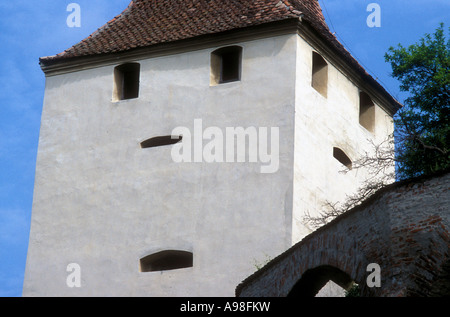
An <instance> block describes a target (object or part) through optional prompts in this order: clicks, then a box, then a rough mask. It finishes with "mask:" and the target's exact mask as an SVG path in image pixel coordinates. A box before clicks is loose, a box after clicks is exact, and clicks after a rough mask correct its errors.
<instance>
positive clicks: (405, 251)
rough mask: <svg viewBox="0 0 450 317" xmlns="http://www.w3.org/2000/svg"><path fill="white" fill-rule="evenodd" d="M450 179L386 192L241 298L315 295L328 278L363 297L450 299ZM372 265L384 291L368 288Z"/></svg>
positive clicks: (328, 228)
mask: <svg viewBox="0 0 450 317" xmlns="http://www.w3.org/2000/svg"><path fill="white" fill-rule="evenodd" d="M449 181H450V174H449V173H448V171H447V172H445V173H441V174H439V175H435V176H434V177H422V178H417V179H414V180H410V181H406V182H399V183H395V184H392V185H391V186H388V187H386V188H384V189H383V190H381V191H379V192H378V193H376V194H375V195H374V196H373V197H371V198H370V199H369V200H367V201H365V202H364V203H363V204H361V205H360V206H358V207H356V208H354V209H352V210H350V211H349V212H347V213H345V214H343V215H341V216H339V217H338V218H336V219H335V220H333V221H332V222H330V223H329V224H327V225H325V226H323V227H321V228H320V229H318V230H317V231H315V232H314V233H312V234H310V235H309V236H307V237H305V238H304V239H303V240H302V241H300V242H299V243H297V244H296V245H294V246H293V247H292V248H290V249H288V250H287V251H286V252H284V253H283V254H281V255H279V256H278V257H277V258H275V259H273V260H272V261H271V262H269V263H268V264H267V265H266V266H265V267H263V268H262V269H261V270H259V271H258V272H256V273H254V274H253V275H251V276H250V277H248V278H247V279H246V280H244V281H243V282H242V283H241V284H240V285H239V286H238V287H237V289H236V294H237V296H239V297H252V296H261V297H284V296H292V295H312V296H314V295H315V293H316V292H317V291H318V290H319V289H320V288H321V287H322V286H323V285H325V283H327V282H328V280H333V281H334V282H335V283H336V284H338V285H340V286H342V287H343V288H347V287H349V286H350V285H351V283H352V282H355V283H357V284H358V285H359V290H360V295H361V296H380V297H385V296H395V297H407V296H445V295H446V296H448V295H449V294H450V279H449V276H450V275H449V273H450V236H449V229H450V210H449V205H450V192H449V189H450V182H449ZM371 263H376V264H378V265H379V266H380V269H381V272H380V273H381V274H380V277H381V284H380V287H369V286H368V285H367V277H368V276H369V275H370V274H371V271H368V270H367V267H368V265H369V264H371ZM314 272H318V274H314Z"/></svg>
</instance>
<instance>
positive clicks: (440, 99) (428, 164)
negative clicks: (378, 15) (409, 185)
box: [385, 23, 450, 179]
mask: <svg viewBox="0 0 450 317" xmlns="http://www.w3.org/2000/svg"><path fill="white" fill-rule="evenodd" d="M449 34H450V28H449ZM385 59H386V61H387V62H390V64H391V67H392V76H393V77H394V78H397V79H398V80H399V81H400V83H401V85H400V89H401V91H405V92H408V93H409V97H408V98H407V99H406V100H405V101H404V107H403V108H402V109H401V110H400V111H399V112H398V113H397V115H396V117H395V121H394V122H395V138H396V144H397V149H396V161H397V163H398V164H397V173H398V179H406V178H410V177H415V176H419V175H423V174H430V173H434V172H436V171H439V170H443V169H446V168H448V167H450V156H449V155H450V153H449V142H450V125H449V120H450V105H449V100H450V90H449V84H450V39H448V40H446V38H445V34H444V24H443V23H441V24H440V27H439V28H438V29H437V30H436V32H435V33H434V34H433V35H429V34H426V35H425V37H424V38H422V39H420V41H419V42H418V43H417V44H414V45H411V46H409V47H408V48H405V47H403V46H402V45H400V44H399V45H398V47H397V48H394V47H391V48H389V50H388V52H387V53H386V55H385Z"/></svg>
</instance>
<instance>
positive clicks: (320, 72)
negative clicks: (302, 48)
mask: <svg viewBox="0 0 450 317" xmlns="http://www.w3.org/2000/svg"><path fill="white" fill-rule="evenodd" d="M311 85H312V87H313V88H314V89H315V90H317V91H318V92H319V93H320V94H321V95H322V96H324V97H325V98H326V97H327V94H328V64H327V62H326V61H325V60H324V59H323V57H322V56H320V55H319V54H317V53H316V52H313V60H312V82H311Z"/></svg>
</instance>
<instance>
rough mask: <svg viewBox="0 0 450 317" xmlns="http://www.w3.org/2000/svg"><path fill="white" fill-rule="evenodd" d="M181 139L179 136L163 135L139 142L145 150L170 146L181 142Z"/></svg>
mask: <svg viewBox="0 0 450 317" xmlns="http://www.w3.org/2000/svg"><path fill="white" fill-rule="evenodd" d="M182 140H183V137H182V136H181V135H165V136H157V137H154V138H150V139H148V140H145V141H143V142H141V148H143V149H147V148H152V147H158V146H165V145H172V144H176V143H178V142H181V141H182Z"/></svg>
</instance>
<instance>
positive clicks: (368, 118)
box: [359, 91, 375, 133]
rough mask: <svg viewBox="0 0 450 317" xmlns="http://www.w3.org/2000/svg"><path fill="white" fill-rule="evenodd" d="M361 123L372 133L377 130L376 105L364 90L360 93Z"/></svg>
mask: <svg viewBox="0 0 450 317" xmlns="http://www.w3.org/2000/svg"><path fill="white" fill-rule="evenodd" d="M359 124H360V125H362V126H363V127H364V128H366V130H368V131H370V132H372V133H373V132H374V130H375V105H374V103H373V101H372V99H371V98H370V96H369V95H368V94H367V93H365V92H363V91H361V92H360V93H359Z"/></svg>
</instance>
